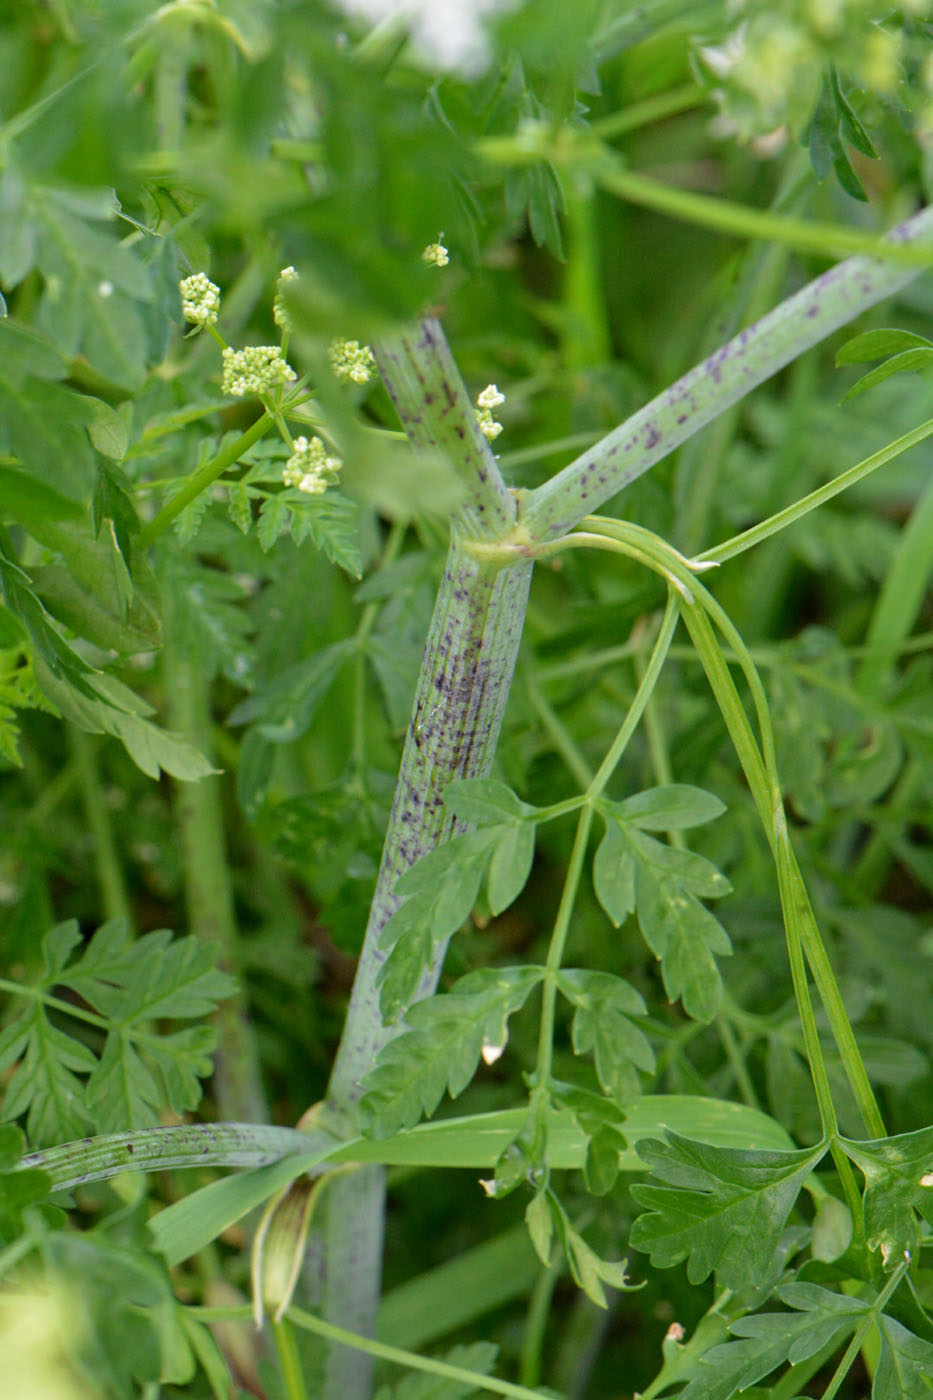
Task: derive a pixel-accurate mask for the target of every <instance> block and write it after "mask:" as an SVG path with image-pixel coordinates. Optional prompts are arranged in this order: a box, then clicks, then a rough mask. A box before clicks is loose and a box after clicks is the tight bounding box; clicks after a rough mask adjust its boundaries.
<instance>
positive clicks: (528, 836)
mask: <svg viewBox="0 0 933 1400" xmlns="http://www.w3.org/2000/svg"><path fill="white" fill-rule="evenodd" d="M444 801H445V804H446V805H447V806H449V807H451V808H452V810H453V811H454V813H455V814H456V816H457V817H458V818H459V819H460V820H461V821H465V822H476V823H477V827H476V830H475V831H468V832H465V833H464V834H463V835H461V836H455V837H453V839H452V840H450V841H447V842H445V843H444V845H442V846H438V847H436V848H435V849H434V850H433V851H428V852H427V853H426V854H425V855H423V856H422V857H421V859H420V860H418V861H416V863H415V864H414V865H413V866H412V867H411V868H410V869H409V870H406V871H405V873H404V874H403V875H402V876H401V877H400V878H399V880H398V881H397V882H396V886H395V893H396V894H397V895H402V896H404V897H405V902H404V903H403V904H402V905H400V907H399V908H398V909H397V910H396V911H395V913H394V914H393V915H392V917H391V918H390V919H389V920H388V922H387V923H386V925H385V928H384V929H383V931H382V938H381V942H382V946H383V947H385V948H388V949H389V950H390V952H389V956H388V958H387V959H386V961H385V963H384V964H383V965H382V968H381V970H380V976H379V985H380V986H381V988H382V993H381V1001H380V1005H381V1007H382V1014H383V1015H384V1016H385V1017H386V1018H387V1019H389V1020H394V1019H395V1018H396V1017H397V1016H398V1015H399V1013H400V1012H401V1011H402V1010H403V1009H404V1008H405V1007H406V1006H407V1005H408V1003H409V1002H410V1001H411V999H412V997H413V996H414V994H415V991H416V989H417V987H418V983H419V982H420V979H421V975H422V973H423V971H424V969H425V968H426V967H427V966H428V964H429V962H430V960H431V958H432V956H433V952H434V949H435V948H436V947H437V946H438V945H439V944H441V943H443V942H444V941H445V940H446V939H448V938H450V937H451V935H452V934H454V933H456V932H457V930H458V929H459V928H460V927H461V925H462V924H463V923H464V922H465V921H466V920H467V919H468V918H469V916H470V913H471V911H472V909H473V906H474V904H475V903H476V900H477V897H478V895H479V891H480V887H481V885H482V882H483V879H484V878H486V880H487V890H488V894H489V906H490V909H491V910H492V913H493V914H500V913H501V912H502V910H503V909H506V908H507V907H508V906H509V905H510V904H511V903H512V901H513V900H515V899H516V898H517V897H518V895H519V894H520V893H521V891H522V889H523V888H524V886H525V882H526V881H527V879H528V876H529V874H530V873H531V863H532V860H533V858H534V845H535V829H536V828H535V823H534V821H533V820H531V814H533V813H534V812H535V810H536V809H535V808H533V807H530V806H528V804H527V803H524V802H522V801H521V799H520V798H518V797H516V795H515V793H513V792H512V791H511V789H510V788H507V787H506V786H505V785H504V784H503V783H498V782H495V781H494V780H492V779H488V778H470V779H463V780H461V781H459V782H456V783H451V784H450V787H449V789H448V791H447V792H446V793H445V795H444Z"/></svg>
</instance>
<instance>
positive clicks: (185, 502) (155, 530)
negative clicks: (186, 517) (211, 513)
mask: <svg viewBox="0 0 933 1400" xmlns="http://www.w3.org/2000/svg"><path fill="white" fill-rule="evenodd" d="M272 425H273V420H272V419H271V418H270V417H269V416H268V414H265V413H264V414H263V415H262V417H261V418H257V419H256V422H255V423H254V424H253V425H252V427H251V428H247V430H246V432H245V433H241V434H240V436H239V437H238V438H237V439H236V441H235V442H231V443H230V444H228V446H227V447H224V448H221V450H220V451H219V452H218V453H217V456H216V457H212V458H211V460H210V461H209V462H205V463H204V465H203V466H200V467H198V468H197V470H196V471H194V472H192V474H191V476H190V477H189V478H188V480H187V481H186V482H185V485H184V486H183V487H182V488H181V490H180V491H179V492H178V495H177V496H173V497H172V499H171V500H170V501H166V503H165V505H164V506H163V507H162V509H161V510H160V511H159V513H158V515H156V516H154V517H153V518H152V520H150V521H149V524H148V525H146V526H145V527H144V528H143V529H142V530H141V531H140V532H139V534H138V535H137V536H136V544H137V547H138V548H139V549H148V547H149V545H151V544H152V542H153V540H155V539H157V538H158V536H159V535H161V534H162V531H163V530H165V529H167V528H168V526H169V525H171V523H172V521H173V520H174V519H175V517H176V516H178V515H181V513H182V511H183V510H184V509H185V507H186V506H190V504H191V502H192V501H193V500H196V499H197V497H198V496H200V494H201V492H202V491H206V490H207V488H208V487H209V486H210V485H212V483H213V482H215V481H216V480H217V478H218V477H219V476H223V474H224V472H225V471H226V470H227V468H228V467H232V466H233V464H234V462H236V461H238V460H239V458H240V457H242V456H243V453H244V452H246V451H247V450H248V449H249V448H250V447H252V446H253V444H254V443H256V442H258V441H259V439H260V438H261V437H264V436H265V434H266V433H267V432H268V431H269V429H270V428H271V427H272Z"/></svg>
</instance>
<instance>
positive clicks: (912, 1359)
mask: <svg viewBox="0 0 933 1400" xmlns="http://www.w3.org/2000/svg"><path fill="white" fill-rule="evenodd" d="M878 1330H879V1332H880V1333H881V1356H880V1357H879V1359H878V1367H877V1370H876V1371H875V1380H874V1384H873V1385H872V1388H871V1400H929V1396H930V1393H931V1391H933V1384H931V1382H933V1346H931V1344H930V1343H929V1342H927V1341H923V1340H922V1339H921V1338H920V1337H915V1336H914V1334H913V1333H912V1332H908V1330H907V1328H906V1327H902V1326H901V1324H900V1323H899V1322H896V1321H895V1320H894V1318H893V1317H887V1316H885V1315H884V1314H882V1315H881V1317H879V1319H878Z"/></svg>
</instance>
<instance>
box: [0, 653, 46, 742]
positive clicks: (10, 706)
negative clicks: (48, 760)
mask: <svg viewBox="0 0 933 1400" xmlns="http://www.w3.org/2000/svg"><path fill="white" fill-rule="evenodd" d="M20 710H45V711H46V712H47V713H50V714H56V713H57V711H56V710H55V707H54V705H52V703H51V702H50V701H49V700H47V699H46V697H45V696H44V695H43V694H42V691H41V690H40V689H39V687H38V686H37V684H36V678H35V676H34V675H33V670H32V663H31V661H30V659H29V656H28V654H27V652H26V649H25V647H22V646H12V647H7V648H5V649H4V650H2V651H0V758H2V759H3V760H4V762H6V763H10V764H12V765H13V766H14V767H16V768H20V767H22V759H21V758H20V756H19V732H20V731H19V720H18V712H19V711H20Z"/></svg>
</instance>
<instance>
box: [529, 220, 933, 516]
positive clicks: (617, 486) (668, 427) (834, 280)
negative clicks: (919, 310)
mask: <svg viewBox="0 0 933 1400" xmlns="http://www.w3.org/2000/svg"><path fill="white" fill-rule="evenodd" d="M931 229H933V207H931V208H929V209H924V210H922V211H921V212H920V213H919V214H917V215H915V216H914V217H913V218H912V219H909V220H908V221H907V222H906V223H904V224H901V225H900V226H899V227H898V228H896V229H894V230H893V231H892V232H891V234H890V235H889V238H890V240H891V241H892V242H897V243H903V242H908V241H911V240H913V239H917V238H920V237H922V236H924V235H926V234H928V233H929V232H930V230H931ZM919 271H920V269H919V268H905V267H898V266H896V265H895V264H893V263H882V262H878V261H875V260H873V259H871V258H865V257H855V258H850V259H848V261H846V262H843V263H839V264H838V265H837V266H836V267H832V268H830V269H829V271H828V272H825V273H823V275H822V276H821V277H817V278H816V279H815V281H813V282H810V283H809V284H808V285H807V286H806V287H803V288H801V290H800V291H799V292H796V293H795V294H794V295H793V296H791V297H788V299H787V300H786V301H783V302H782V303H781V304H780V306H778V307H776V308H775V309H774V310H773V311H771V312H769V313H768V314H767V315H766V316H763V317H762V318H761V320H760V321H756V322H755V324H754V325H752V326H749V327H748V328H747V329H746V330H743V331H741V332H740V333H739V334H738V335H737V336H734V337H733V339H732V340H730V341H728V342H727V343H726V344H725V345H723V346H722V347H721V348H720V349H719V350H716V351H715V352H714V353H713V354H712V355H708V356H707V358H706V359H705V360H703V361H702V363H701V364H699V365H696V366H695V367H694V368H693V369H691V370H689V371H688V372H687V374H685V375H684V376H683V377H682V378H681V379H678V380H677V381H676V382H675V383H674V384H672V385H671V386H670V387H669V388H667V389H665V390H664V392H663V393H661V394H659V395H658V396H657V398H654V399H652V400H651V401H650V403H647V404H645V406H644V407H643V408H641V409H639V410H638V412H637V413H635V414H633V415H632V417H631V418H629V419H628V420H627V421H626V422H625V423H623V424H621V426H620V427H618V428H615V429H614V430H613V431H612V432H611V433H609V434H608V435H607V436H606V437H604V438H603V439H602V440H601V441H600V442H598V443H597V444H596V445H595V446H594V447H592V448H591V449H590V450H589V451H587V452H584V453H583V455H582V456H580V457H578V458H577V459H576V460H575V461H573V462H571V463H570V465H569V466H567V467H565V468H564V470H563V471H561V472H558V474H557V475H556V476H554V477H552V478H551V479H550V481H547V482H545V484H544V485H543V486H540V487H538V489H537V490H536V491H534V492H532V493H531V494H530V496H529V497H528V498H526V500H525V501H524V504H523V510H522V525H523V526H524V528H525V530H526V531H527V534H528V536H529V537H530V539H531V540H533V541H545V540H553V539H557V538H559V537H560V536H561V535H564V534H566V533H567V531H568V530H570V529H572V528H573V526H574V525H576V524H577V523H578V522H579V521H580V520H582V518H583V517H584V516H585V515H588V514H589V513H590V512H591V511H594V510H596V509H598V507H599V506H601V505H602V504H603V503H604V502H605V501H607V500H609V498H610V497H611V496H614V495H615V494H616V493H617V492H618V491H620V490H621V489H622V488H623V487H625V486H627V485H628V484H629V482H631V481H634V480H635V478H636V477H638V476H641V474H642V473H643V472H645V471H647V470H648V468H649V467H652V466H654V464H655V462H658V461H660V460H661V459H662V458H663V457H666V456H667V455H668V454H669V453H670V452H672V451H673V450H674V448H675V447H678V446H679V445H680V444H681V443H682V442H685V441H686V440H687V439H688V438H690V437H692V436H693V434H694V433H696V432H698V431H699V430H700V428H702V427H704V425H705V424H707V423H709V422H711V421H712V419H713V418H715V417H717V416H718V415H719V414H720V413H722V412H723V411H724V410H725V409H727V408H728V407H729V406H730V405H731V404H733V403H735V402H736V401H737V400H738V399H740V398H742V397H744V395H746V394H747V393H748V392H749V391H750V390H751V389H753V388H755V386H756V385H758V384H761V383H763V382H764V381H765V380H766V379H768V378H770V376H771V375H772V374H775V373H776V372H777V371H778V370H779V369H782V368H783V367H784V365H786V364H788V363H789V362H790V361H791V360H793V359H795V358H796V357H797V356H798V355H800V354H802V353H803V351H804V350H808V349H809V348H810V347H811V346H812V345H816V344H817V343H818V342H819V341H821V340H824V339H825V338H826V336H828V335H830V334H831V333H832V332H833V331H834V330H838V328H839V327H840V326H843V325H845V324H846V322H847V321H851V320H852V319H853V318H854V317H855V316H858V315H859V314H860V312H862V311H864V310H865V309H866V308H867V307H869V306H874V305H875V303H876V302H879V301H882V300H883V299H884V298H885V297H887V296H890V295H891V294H892V293H893V292H896V291H897V290H898V289H899V288H900V287H903V286H905V285H906V283H908V282H909V281H911V279H912V278H914V277H916V276H918V275H919Z"/></svg>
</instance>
